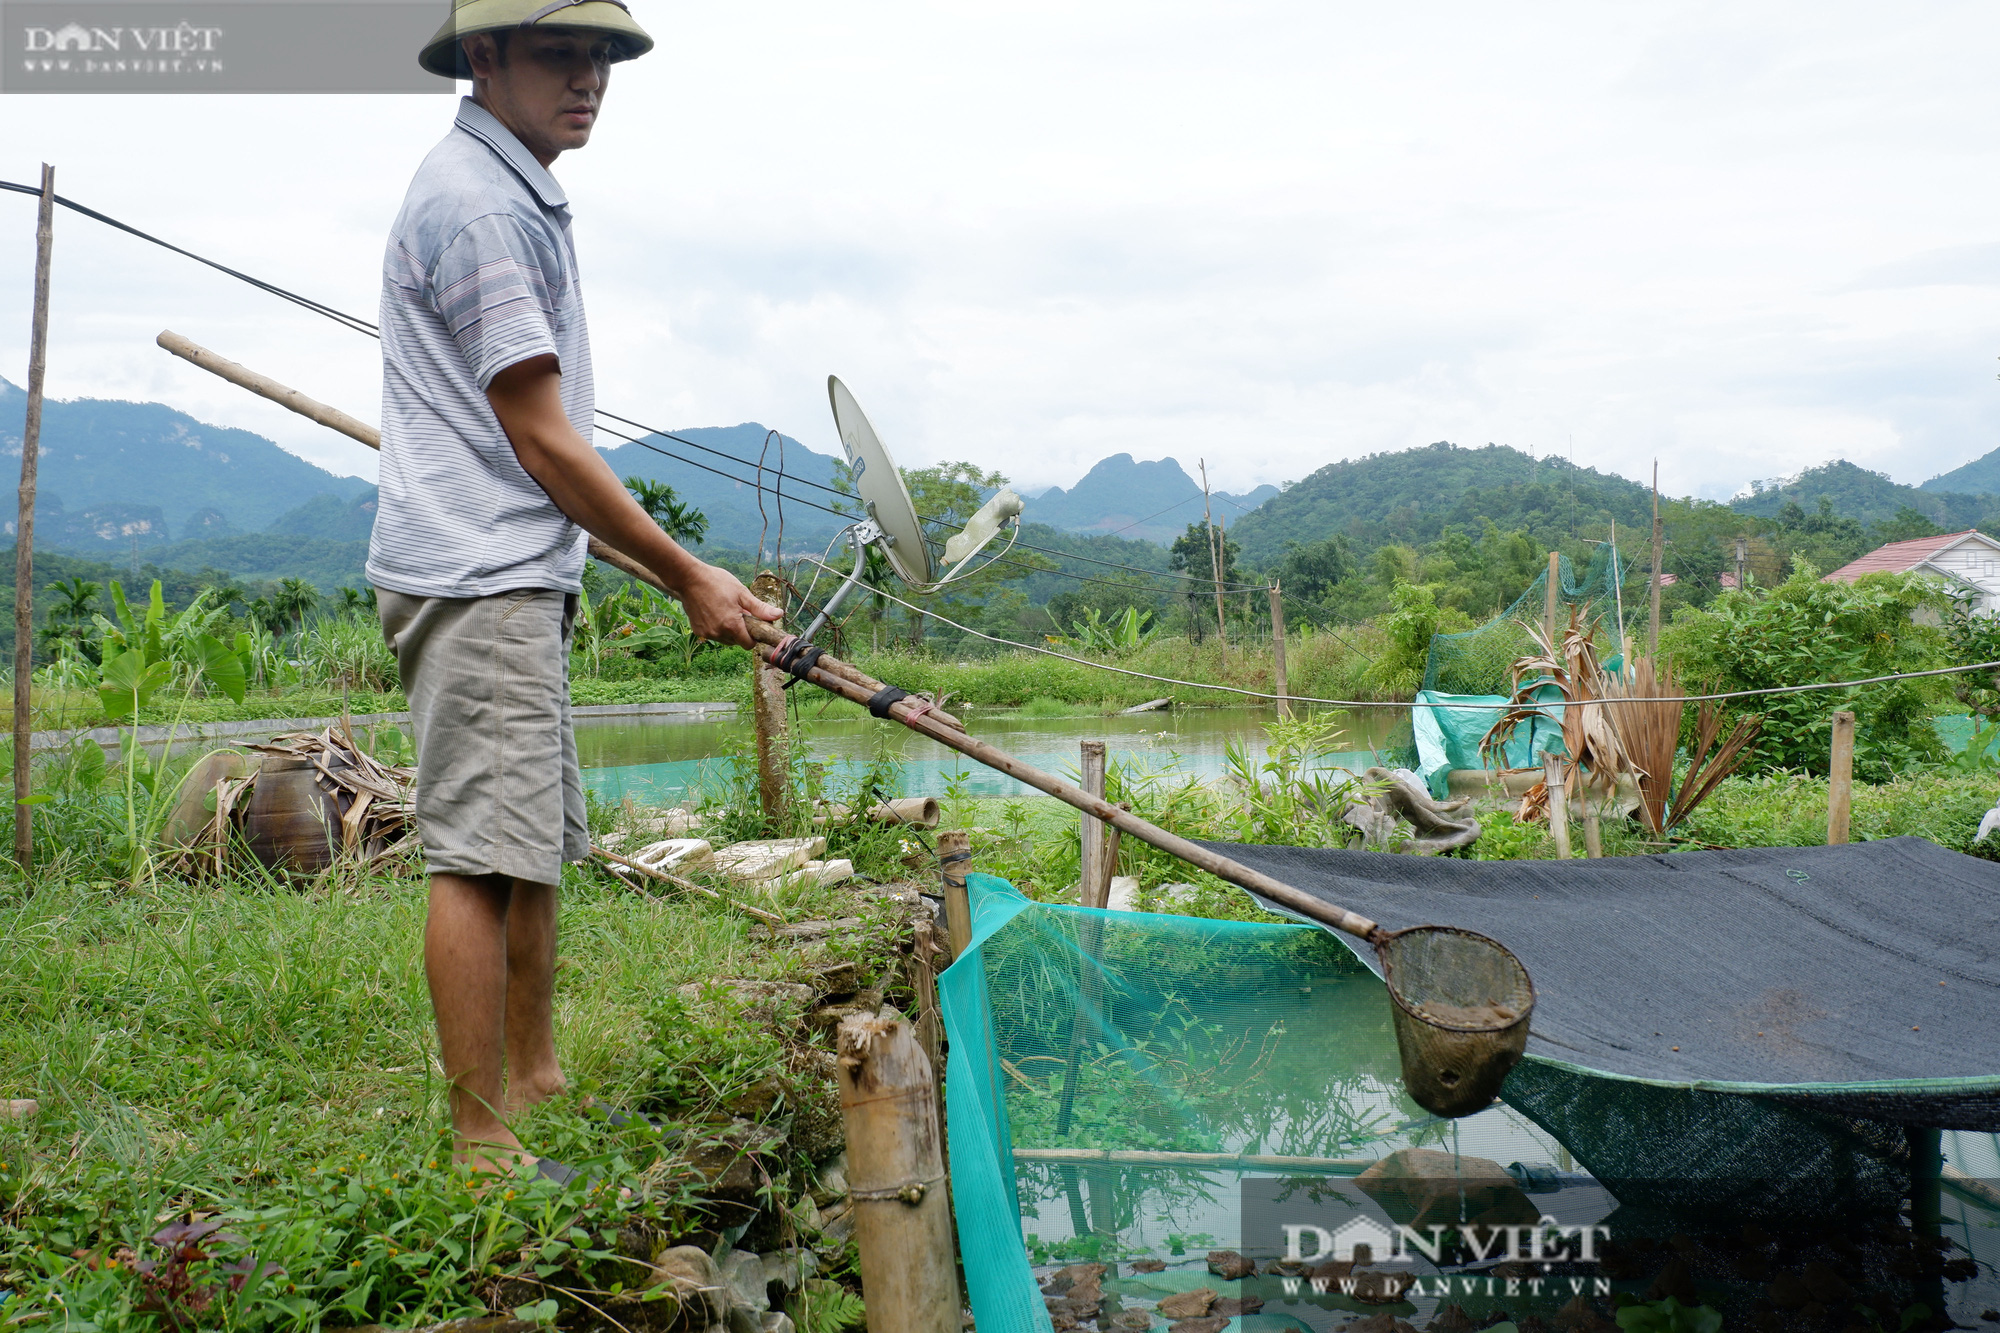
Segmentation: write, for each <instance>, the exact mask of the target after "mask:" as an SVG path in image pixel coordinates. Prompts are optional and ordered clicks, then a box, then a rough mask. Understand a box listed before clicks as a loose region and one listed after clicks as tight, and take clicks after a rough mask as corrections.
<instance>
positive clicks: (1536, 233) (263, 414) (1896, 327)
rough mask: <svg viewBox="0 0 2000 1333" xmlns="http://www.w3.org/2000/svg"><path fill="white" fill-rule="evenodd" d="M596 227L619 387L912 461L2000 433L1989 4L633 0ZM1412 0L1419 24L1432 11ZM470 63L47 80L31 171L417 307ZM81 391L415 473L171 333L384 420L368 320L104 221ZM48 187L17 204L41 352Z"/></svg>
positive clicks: (1734, 466) (1997, 23)
mask: <svg viewBox="0 0 2000 1333" xmlns="http://www.w3.org/2000/svg"><path fill="white" fill-rule="evenodd" d="M634 10H635V12H636V13H637V14H638V15H639V17H640V18H641V19H642V21H644V22H645V23H646V24H647V25H648V27H649V28H650V29H651V30H652V31H653V33H654V35H655V36H656V37H657V38H658V39H659V42H660V45H659V48H658V49H657V50H656V51H655V52H654V54H652V55H650V56H648V57H646V58H644V59H643V60H640V61H638V62H636V63H633V64H630V65H625V66H621V67H619V68H618V69H617V71H616V73H615V77H614V80H613V84H612V88H611V96H610V99H609V102H608V104H607V109H606V115H605V119H604V122H603V124H602V126H601V127H600V129H599V130H598V133H597V137H596V139H595V140H594V141H593V143H592V144H591V145H590V147H589V148H587V149H585V150H583V151H582V152H580V153H576V154H572V155H569V156H567V157H565V158H564V159H563V160H562V161H560V162H558V163H557V166H556V172H557V175H558V176H559V177H560V178H561V180H562V181H563V183H564V186H565V188H566V189H567V190H568V191H569V192H570V195H571V198H572V200H573V203H574V205H575V210H576V219H577V221H576V230H577V238H578V246H579V250H580V253H581V256H582V262H583V267H584V273H585V283H586V291H587V292H588V300H589V304H590V313H591V324H592V331H593V341H594V347H595V354H596V362H597V374H598V400H599V402H600V403H601V404H602V405H604V406H606V407H609V408H611V409H612V410H614V411H618V412H621V413H623V414H625V415H628V416H633V417H637V418H639V419H641V420H646V421H649V422H653V423H655V424H660V425H666V426H672V427H683V426H700V425H731V424H735V423H737V422H740V421H759V422H763V423H765V424H767V425H771V426H776V427H779V428H780V429H782V430H784V431H786V432H787V433H790V434H792V435H794V436H796V437H798V438H800V439H802V440H804V441H805V442H806V443H808V444H810V445H813V446H814V447H816V448H820V449H823V450H827V451H832V450H833V449H834V447H835V442H834V437H833V434H832V430H831V426H830V422H829V418H828V413H827V408H826V397H825V392H824V387H823V386H824V380H825V376H826V374H827V373H828V372H829V371H832V372H837V373H838V374H840V375H841V377H842V378H843V379H845V380H846V381H847V382H848V384H849V385H850V387H852V388H853V389H854V390H855V392H856V394H857V396H858V397H859V398H860V400H861V402H862V403H863V404H864V405H865V406H866V407H867V408H868V410H869V413H870V415H871V416H872V417H873V418H874V420H875V422H876V425H877V427H878V429H879V430H880V431H881V432H882V434H883V436H884V438H885V440H886V441H887V442H888V443H889V445H890V447H891V449H892V450H894V451H896V452H897V454H898V455H899V457H900V459H901V461H903V462H905V463H906V464H915V463H924V462H929V461H934V460H938V459H958V458H967V459H972V460H974V461H977V462H979V463H981V464H984V465H986V466H989V467H995V468H998V469H1000V470H1002V471H1004V472H1006V473H1007V474H1008V475H1009V476H1011V477H1012V478H1014V479H1015V480H1016V481H1017V482H1019V483H1021V484H1023V485H1048V484H1061V485H1068V484H1070V483H1071V482H1073V481H1074V480H1075V479H1076V478H1077V477H1078V476H1079V475H1080V474H1081V473H1082V472H1083V470H1084V469H1086V468H1087V467H1088V466H1089V465H1090V464H1091V463H1092V462H1094V461H1095V460H1097V459H1098V458H1100V457H1102V456H1104V455H1106V454H1109V453H1114V452H1119V451H1129V452H1131V453H1133V454H1135V455H1137V456H1138V457H1141V458H1158V457H1161V456H1164V455H1172V456H1174V457H1177V458H1179V459H1181V460H1182V461H1183V462H1184V463H1185V464H1187V465H1188V467H1189V468H1190V470H1192V468H1193V464H1194V461H1195V459H1196V458H1197V457H1205V458H1207V460H1208V463H1209V468H1210V472H1211V475H1212V476H1214V477H1215V478H1216V479H1217V480H1218V482H1219V483H1220V484H1221V485H1223V486H1225V487H1228V488H1230V489H1238V490H1240V489H1245V488H1248V487H1250V486H1252V485H1255V484H1258V483H1261V482H1282V481H1284V480H1287V479H1292V478H1298V477H1302V476H1304V475H1306V474H1307V473H1309V472H1311V471H1312V470H1313V469H1314V468H1316V467H1318V466H1320V465H1322V464H1324V463H1327V462H1330V461H1332V460H1335V459H1339V458H1345V457H1352V456H1356V455H1360V454H1365V453H1370V452H1374V451H1377V450H1383V449H1398V448H1403V447H1407V446H1410V445H1415V444H1423V443H1428V442H1429V441H1432V440H1439V439H1448V440H1453V441H1456V442H1459V443H1461V444H1483V443H1485V442H1487V441H1497V442H1501V443H1506V444H1511V445H1515V446H1517V447H1519V448H1523V449H1531V450H1534V451H1536V452H1537V453H1543V454H1546V453H1573V456H1574V457H1575V459H1576V461H1577V462H1578V463H1587V464H1590V465H1593V466H1596V467H1599V468H1603V469H1607V470H1611V471H1616V472H1621V473H1624V474H1625V475H1628V476H1633V477H1643V476H1644V475H1645V474H1646V472H1647V470H1648V469H1649V468H1650V466H1651V462H1652V460H1653V459H1654V458H1655V457H1656V456H1657V457H1658V459H1659V461H1660V471H1661V480H1662V485H1663V487H1664V488H1665V489H1668V490H1670V491H1673V492H1678V493H1694V494H1699V495H1704V496H1709V497H1713V498H1722V497H1726V496H1728V495H1729V494H1730V493H1732V492H1734V491H1736V490H1738V489H1739V488H1741V487H1743V486H1744V485H1746V484H1747V482H1748V481H1749V480H1750V479H1751V478H1752V477H1759V478H1762V477H1773V476H1778V475H1782V474H1786V473H1790V472H1794V471H1797V470H1798V469H1799V468H1801V467H1805V466H1810V465H1812V464H1815V463H1819V462H1823V461H1825V460H1827V459H1829V458H1834V457H1845V458H1848V459H1852V460H1853V461H1855V462H1857V463H1860V464H1862V465H1864V466H1867V467H1871V468H1876V469H1879V470H1882V471H1886V472H1887V473H1889V474H1890V475H1891V476H1893V477H1895V478H1896V479H1898V480H1900V481H1908V482H1919V481H1922V480H1924V479H1926V478H1928V477H1931V476H1934V475H1936V474H1937V473H1940V472H1943V471H1946V470H1949V469H1951V468H1953V467H1956V466H1958V465H1959V464H1961V463H1963V462H1966V461H1967V460H1969V459H1972V458H1975V457H1978V456H1979V455H1981V454H1984V453H1986V452H1987V451H1989V450H1991V449H1993V448H1996V447H2000V380H1996V378H1995V372H1996V371H2000V361H1996V359H1995V358H1996V355H2000V137H1996V136H1995V135H1994V133H1993V127H1994V126H1995V125H1996V124H2000V79H1996V78H1995V77H1994V76H1993V70H1992V52H1993V50H1994V49H1995V45H1996V39H2000V9H1996V8H1995V7H1994V6H1992V5H1991V4H1973V3H1962V4H1952V3H1942V2H1941V3H1935V4H1917V5H1909V6H1901V5H1897V6H1888V5H1881V4H1851V3H1838V2H1836V3H1812V4H1789V5H1787V4H1771V5H1762V6H1745V5H1742V4H1719V3H1718V4H1707V5H1704V4H1693V3H1690V4H1673V5H1660V6H1607V5H1603V4H1561V3H1544V4H1538V5H1533V6H1511V7H1497V6H1493V5H1490V4H1478V5H1475V4H1457V5H1454V4H1436V5H1426V6H1381V5H1359V4H1338V5H1329V4H1326V3H1323V0H1322V2H1321V3H1301V4H1285V3H1258V2H1256V0H1247V2H1246V0H1235V2H1232V3H1229V4H1222V3H1212V4H1183V3H1173V2H1172V0H1146V2H1145V3H1122V2H1117V0H1095V2H1094V3H1091V4H1087V5H1078V4H1076V3H1074V0H1071V3H1066V4H1039V3H1020V2H1018V0H1017V3H1013V4H1010V5H1005V6H977V7H975V6H966V5H944V4H928V5H919V4H896V3H863V4H859V5H848V6H829V5H826V4H824V3H800V2H798V0H764V2H763V3H759V4H756V5H740V4H737V5H714V4H710V5H693V4H688V3H684V2H683V0H674V2H672V3H668V2H667V0H634ZM1388 11H1394V12H1388ZM451 109H452V103H451V101H450V99H448V98H444V97H429V98H426V97H414V96H412V97H380V96H378V97H358V96H357V97H195V96H183V97H158V96H149V97H113V96H101V97H64V98H51V97H25V96H5V97H0V177H4V178H5V179H8V180H14V181H29V182H31V181H33V180H34V179H35V178H36V169H37V163H38V162H40V161H42V160H44V159H46V160H48V161H51V162H53V163H55V164H56V166H57V169H58V188H59V189H60V190H61V192H62V193H64V194H66V195H68V196H70V197H72V198H75V199H77V200H79V201H81V202H84V203H86V204H90V205H92V206H94V207H96V208H99V209H102V210H104V211H106V212H109V213H112V214H114V215H116V216H119V217H123V218H125V219H127V220H129V221H131V222H133V223H134V224H136V225H139V226H141V227H144V228H146V229H148V230H151V231H154V232H156V233H158V234H161V235H163V236H166V237H168V238H169V239H173V240H176V241H179V242H181V243H183V244H185V245H188V246H189V247H190V248H195V249H200V250H203V251H205V252H208V253H211V254H213V255H215V256H216V257H218V258H220V259H222V260H224V261H225V262H228V263H231V264H233V265H235V266H236V267H239V268H243V269H246V270H248V271H250V272H253V273H256V274H258V275H260V276H263V277H266V278H268V279H270V280H272V281H274V282H278V283H280V284H283V285H286V286H290V287H293V288H296V289H298V290H301V291H303V292H306V293H308V294H310V295H313V296H315V297H317V298H319V299H321V300H324V301H326V302H328V303H330V304H333V305H336V306H341V307H343V308H347V309H351V310H355V311H359V312H362V313H364V314H367V315H368V316H369V317H371V318H372V315H373V311H374V308H375V301H376V290H377V281H378V276H379V271H380V256H381V251H382V241H383V236H384V234H385V231H386V228H387V226H388V223H389V222H390V220H391V219H392V217H393V216H394V214H395V211H396V207H397V205H398V202H399V201H400V198H401V195H402V192H403V188H404V186H405V184H406V183H407V181H408V178H409V176H410V173H411V171H412V170H413V169H414V168H415V166H416V164H417V162H418V161H419V160H420V159H421V158H422V156H423V154H424V153H425V152H426V151H427V150H428V148H429V147H430V145H431V144H432V143H434V142H435V141H436V139H437V138H438V137H439V136H440V135H441V134H442V133H443V131H444V129H445V128H446V127H447V125H448V122H449V118H450V114H451ZM58 229H59V230H58V238H57V246H56V279H55V310H56V314H55V319H54V324H53V335H52V338H51V346H50V369H49V388H50V392H51V393H53V394H55V395H58V396H62V397H72V396H79V395H96V396H113V397H133V398H147V399H158V400H162V401H166V402H170V403H173V404H175V405H176V406H179V407H182V408H184V409H186V410H187V411H190V412H192V413H194V414H195V415H197V416H199V417H202V418H203V419H206V420H210V421H216V422H222V423H226V424H230V425H237V426H243V427H247V428H250V429H253V430H257V431H259V432H261V433H263V434H266V435H269V436H271V437H272V438H275V439H277V440H278V441H279V442H280V443H282V444H284V445H286V446H287V447H288V448H291V449H294V450H296V451H298V452H300V453H302V454H305V455H307V456H309V457H311V458H313V459H314V460H315V461H318V462H321V463H323V464H325V465H328V466H331V467H334V468H336V469H337V470H339V471H343V472H362V473H366V474H369V475H372V467H371V462H370V459H369V458H368V457H367V456H366V451H365V450H362V449H361V448H359V447H358V446H348V445H346V443H345V442H344V441H341V440H339V439H338V438H337V437H332V436H330V435H328V434H327V433H326V432H323V431H320V430H318V428H316V427H313V426H310V425H309V424H307V423H304V422H302V421H300V420H298V419H297V418H293V417H290V416H289V415H288V414H286V413H284V412H283V411H281V410H280V409H277V408H275V407H271V406H269V405H267V404H263V403H261V402H259V401H258V400H255V399H251V398H249V397H248V396H246V395H243V394H241V393H240V392H239V391H237V390H234V389H231V388H229V387H228V386H226V385H223V384H221V383H220V382H219V381H215V380H212V379H210V378H209V377H207V376H205V375H202V374H201V373H200V372H198V371H196V370H194V369H192V368H191V367H188V366H186V365H184V364H182V363H180V362H177V361H174V360H173V359H172V358H169V357H168V356H166V355H165V354H164V353H162V352H160V351H159V350H157V349H156V348H155V347H154V346H153V344H152V338H153V335H154V334H155V333H157V332H158V331H159V330H160V329H161V328H163V327H171V328H174V329H176V330H178V331H179V332H181V333H184V334H186V335H188V336H189V337H192V338H194V339H195V340H196V341H198V342H202V343H205V344H207V345H208V346H210V347H213V348H215V349H216V350H217V351H220V352H222V353H223V354H225V355H227V356H231V357H233V358H235V359H238V360H241V361H243V362H245V363H247V364H250V365H252V366H254V367H256V368H258V369H262V370H265V371H266V372H268V373H270V374H272V375H275V376H277V377H278V378H280V379H283V380H285V381H287V382H289V383H291V384H293V385H295V386H297V387H299V388H301V389H303V390H305V391H306V392H308V393H311V394H313V395H315V396H317V397H320V398H322V399H325V400H327V401H329V402H332V403H335V404H336V405H338V406H341V407H344V408H346V409H347V410H349V411H351V412H354V413H356V414H357V415H363V416H368V417H371V418H372V417H373V416H374V414H375V412H376V409H377V404H378V400H379V385H378V377H379V368H378V364H377V361H376V349H375V345H374V344H373V342H372V341H371V340H368V339H365V338H362V337H359V336H357V335H355V334H353V333H349V332H345V331H343V330H341V329H339V328H337V327H335V326H334V325H332V324H330V323H327V322H325V321H322V320H319V319H317V318H316V317H314V316H311V315H307V314H305V313H303V312H299V311H296V310H294V309H293V308H291V307H288V306H286V305H284V304H282V303H279V302H277V301H274V300H272V299H270V298H268V297H264V296H261V295H258V294H257V293H255V292H253V291H251V290H250V289H248V288H244V287H242V286H240V285H238V284H235V283H233V282H231V281H230V280H228V279H226V278H223V277H220V276H218V275H215V274H211V273H208V272H207V271H205V270H203V269H200V268H199V267H196V266H194V265H191V264H189V263H187V262H186V261H182V260H177V259H174V258H172V257H171V256H166V255H164V254H163V253H162V252H160V251H157V250H154V249H152V248H150V247H147V246H144V245H142V244H140V243H138V242H136V241H133V240H131V239H129V238H126V237H122V236H119V235H117V234H116V233H113V232H110V231H108V230H107V229H105V228H103V227H101V226H99V225H97V224H95V223H92V222H89V221H87V220H83V219H79V218H76V217H75V216H74V215H68V216H63V217H62V218H61V219H60V221H59V223H58ZM32 251H33V203H32V201H31V200H29V199H26V198H24V197H21V196H11V195H0V375H4V376H5V377H6V378H8V379H11V380H13V381H15V382H16V383H19V382H21V381H22V380H23V379H24V378H25V368H26V363H27V327H28V308H29V276H30V263H31V258H32Z"/></svg>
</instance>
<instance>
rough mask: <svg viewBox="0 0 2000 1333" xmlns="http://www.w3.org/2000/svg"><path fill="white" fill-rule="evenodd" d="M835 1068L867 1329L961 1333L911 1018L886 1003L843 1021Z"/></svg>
mask: <svg viewBox="0 0 2000 1333" xmlns="http://www.w3.org/2000/svg"><path fill="white" fill-rule="evenodd" d="M836 1067H837V1069H838V1072H839V1079H840V1114H841V1121H842V1124H843V1125H844V1127H845V1129H846V1132H847V1179H848V1182H849V1197H850V1198H852V1199H853V1200H854V1241H855V1245H856V1246H857V1247H858V1248H859V1249H860V1251H861V1289H862V1291H863V1292H864V1293H865V1294H866V1296H867V1299H868V1330H869V1333H958V1327H959V1300H958V1272H957V1264H956V1262H955V1259H954V1256H953V1252H952V1240H951V1209H950V1205H949V1203H948V1201H947V1196H946V1191H945V1188H944V1185H945V1171H944V1141H943V1136H942V1135H941V1134H940V1133H939V1129H938V1115H937V1098H936V1094H935V1092H934V1089H933V1079H932V1069H931V1062H930V1060H929V1059H928V1058H927V1057H926V1056H925V1055H924V1048H923V1046H922V1044H921V1043H919V1042H918V1041H917V1038H916V1034H915V1032H914V1031H913V1030H912V1029H911V1027H910V1025H909V1023H907V1022H905V1021H904V1020H903V1018H902V1017H901V1016H900V1015H898V1014H897V1013H896V1012H895V1011H894V1010H892V1009H884V1010H883V1011H882V1012H881V1013H880V1014H877V1015H868V1014H855V1015H852V1016H851V1017H849V1018H847V1019H845V1020H844V1021H842V1023H841V1025H840V1033H839V1057H838V1060H837V1061H836Z"/></svg>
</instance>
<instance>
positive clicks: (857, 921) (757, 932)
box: [750, 916, 861, 944]
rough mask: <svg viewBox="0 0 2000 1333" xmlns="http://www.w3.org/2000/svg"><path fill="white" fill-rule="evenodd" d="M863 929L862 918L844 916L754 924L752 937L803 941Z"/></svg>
mask: <svg viewBox="0 0 2000 1333" xmlns="http://www.w3.org/2000/svg"><path fill="white" fill-rule="evenodd" d="M859 929H861V918H860V917H858V916H843V917H840V918H838V919H836V920H833V921H798V922H794V923H793V924H791V925H789V926H752V927H750V938H751V939H753V940H789V941H791V942H792V943H795V944H796V943H802V942H804V941H808V940H823V939H825V938H826V937H827V936H829V935H835V934H846V933H847V932H849V931H854V930H859Z"/></svg>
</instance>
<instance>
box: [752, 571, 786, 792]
mask: <svg viewBox="0 0 2000 1333" xmlns="http://www.w3.org/2000/svg"><path fill="white" fill-rule="evenodd" d="M750 591H751V592H752V593H754V594H755V595H756V596H757V597H759V598H760V599H762V600H763V601H766V602H769V603H770V604H771V605H773V606H783V605H784V604H785V585H784V584H783V583H782V582H780V581H779V579H778V576H777V575H776V574H772V573H770V572H768V571H767V572H765V573H762V574H759V575H758V576H757V577H756V578H754V579H752V580H751V581H750ZM784 687H785V675H784V673H783V672H781V671H776V670H773V669H772V668H770V667H768V666H766V665H764V663H763V662H761V661H758V660H757V659H755V658H752V659H751V661H750V711H751V713H752V715H753V717H754V720H755V722H756V724H757V803H758V804H759V805H760V806H761V807H762V808H763V811H764V819H765V822H767V823H768V824H770V825H771V827H772V828H774V829H783V828H785V827H786V821H787V818H788V816H789V815H790V813H791V804H792V745H791V740H792V737H791V724H790V722H789V721H788V720H787V719H786V717H785V688H784Z"/></svg>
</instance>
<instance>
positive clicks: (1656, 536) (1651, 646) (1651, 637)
mask: <svg viewBox="0 0 2000 1333" xmlns="http://www.w3.org/2000/svg"><path fill="white" fill-rule="evenodd" d="M1646 654H1647V656H1649V657H1655V658H1656V657H1658V656H1659V655H1660V460H1659V459H1657V458H1656V459H1654V460H1653V618H1652V624H1651V626H1650V628H1649V629H1648V630H1647V632H1646Z"/></svg>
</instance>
